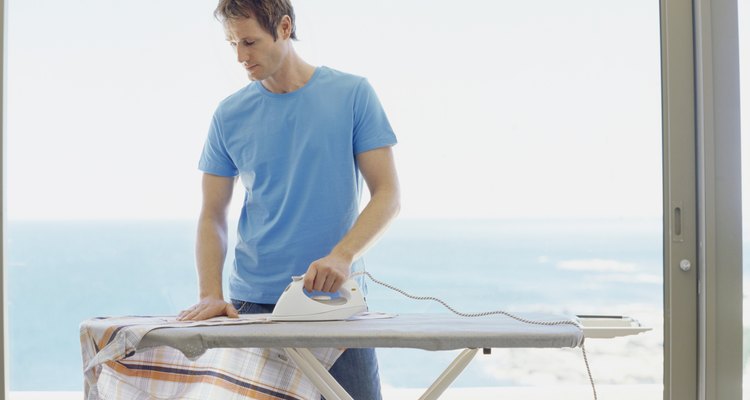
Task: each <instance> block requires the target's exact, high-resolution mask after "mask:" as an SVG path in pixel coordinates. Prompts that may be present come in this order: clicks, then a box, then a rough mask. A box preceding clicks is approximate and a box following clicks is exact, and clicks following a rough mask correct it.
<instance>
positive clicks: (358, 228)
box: [331, 187, 401, 260]
mask: <svg viewBox="0 0 750 400" xmlns="http://www.w3.org/2000/svg"><path fill="white" fill-rule="evenodd" d="M400 208H401V205H400V196H399V191H398V189H397V188H395V187H394V188H389V189H382V190H379V191H378V192H376V193H373V195H372V197H371V198H370V201H369V202H368V203H367V206H366V207H365V208H364V210H362V212H361V213H360V214H359V217H358V218H357V221H356V222H355V223H354V226H352V228H351V229H350V230H349V232H348V233H347V234H346V235H345V236H344V238H343V239H341V241H340V242H339V243H338V244H337V245H336V247H334V249H333V251H331V253H332V254H337V255H340V256H343V257H346V258H348V259H350V260H356V259H357V258H359V257H361V256H362V254H364V252H365V251H366V250H367V249H368V248H370V246H372V245H373V244H374V243H375V242H376V240H377V239H378V238H379V237H380V236H381V235H382V234H383V233H384V232H385V230H386V228H387V227H388V225H389V224H390V222H391V221H392V220H393V219H394V218H395V217H396V215H398V212H399V210H400Z"/></svg>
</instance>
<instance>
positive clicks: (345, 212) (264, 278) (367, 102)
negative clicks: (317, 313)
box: [199, 67, 396, 303]
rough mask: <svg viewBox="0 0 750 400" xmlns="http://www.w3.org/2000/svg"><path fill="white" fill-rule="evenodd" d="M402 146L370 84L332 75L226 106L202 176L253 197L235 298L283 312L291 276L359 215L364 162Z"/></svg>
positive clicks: (256, 92) (234, 280) (233, 276)
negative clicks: (233, 181) (229, 180)
mask: <svg viewBox="0 0 750 400" xmlns="http://www.w3.org/2000/svg"><path fill="white" fill-rule="evenodd" d="M394 144H396V136H395V134H394V133H393V129H392V128H391V126H390V123H389V122H388V119H387V117H386V115H385V112H384V111H383V108H382V106H381V104H380V102H379V100H378V98H377V96H376V94H375V92H374V90H373V89H372V87H371V86H370V84H369V83H368V82H367V80H366V79H364V78H361V77H358V76H355V75H350V74H346V73H343V72H339V71H336V70H334V69H331V68H327V67H318V68H316V70H315V72H314V73H313V75H312V77H311V78H310V80H309V81H308V82H307V83H306V84H305V85H304V86H303V87H301V88H300V89H298V90H296V91H294V92H290V93H284V94H277V93H272V92H269V91H268V90H267V89H266V88H265V87H263V85H262V84H261V83H260V82H252V83H250V84H249V85H248V86H246V87H244V88H243V89H241V90H239V91H238V92H236V93H234V94H233V95H231V96H229V97H228V98H226V99H225V100H224V101H222V102H221V104H220V105H219V107H218V108H217V110H216V112H215V113H214V116H213V120H212V123H211V127H210V129H209V133H208V138H207V140H206V143H205V145H204V148H203V154H202V156H201V159H200V163H199V169H201V170H202V171H204V172H206V173H210V174H214V175H219V176H238V175H239V177H240V180H241V182H242V185H243V186H244V188H245V199H244V204H243V209H242V213H241V216H240V221H239V224H238V235H237V237H238V239H237V244H236V247H235V262H234V266H233V268H232V270H231V271H230V274H229V291H230V297H231V298H233V299H237V300H244V301H250V302H255V303H275V302H276V300H277V299H278V297H279V296H280V294H281V292H282V291H283V290H284V288H285V287H286V286H287V285H288V283H289V279H290V276H292V275H300V274H303V273H304V272H305V271H306V270H307V267H308V266H309V265H310V263H311V262H313V261H315V260H317V259H319V258H321V257H324V256H325V255H327V254H328V252H330V250H331V249H332V248H333V247H334V246H335V245H336V243H338V242H339V241H340V240H341V238H342V237H343V236H344V235H345V234H346V233H347V232H348V231H349V229H350V228H351V227H352V225H353V224H354V221H355V220H356V218H357V216H358V214H359V200H360V195H361V191H362V189H363V187H362V186H363V182H362V177H361V175H360V173H359V170H358V168H357V162H356V158H355V157H356V155H357V154H359V153H362V152H365V151H368V150H373V149H376V148H379V147H384V146H392V145H394ZM352 269H353V270H354V271H358V270H361V269H363V267H362V262H361V260H357V261H355V263H354V265H353V267H352Z"/></svg>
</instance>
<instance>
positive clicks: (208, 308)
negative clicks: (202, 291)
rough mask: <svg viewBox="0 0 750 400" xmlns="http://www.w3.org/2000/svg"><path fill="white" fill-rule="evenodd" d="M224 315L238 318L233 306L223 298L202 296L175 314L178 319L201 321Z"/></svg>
mask: <svg viewBox="0 0 750 400" xmlns="http://www.w3.org/2000/svg"><path fill="white" fill-rule="evenodd" d="M223 315H226V316H227V317H229V318H239V316H240V315H239V313H237V310H235V308H234V306H233V305H232V304H230V303H227V302H226V301H224V299H216V298H209V297H207V298H203V299H201V301H199V302H198V304H196V305H194V306H192V307H190V308H188V309H187V310H182V311H181V312H180V314H179V315H177V320H178V321H202V320H204V319H209V318H213V317H220V316H223Z"/></svg>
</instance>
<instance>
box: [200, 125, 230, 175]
mask: <svg viewBox="0 0 750 400" xmlns="http://www.w3.org/2000/svg"><path fill="white" fill-rule="evenodd" d="M217 114H218V111H217V113H215V114H214V116H213V118H212V119H211V126H210V128H209V129H208V137H207V138H206V142H205V143H204V145H203V153H202V154H201V158H200V161H199V162H198V169H200V170H201V171H203V172H206V173H209V174H213V175H219V176H237V174H238V173H239V172H238V170H237V166H236V165H235V163H234V161H232V157H231V156H230V155H229V152H228V151H227V147H226V142H225V140H224V135H223V134H222V130H221V124H220V122H219V118H218V116H217Z"/></svg>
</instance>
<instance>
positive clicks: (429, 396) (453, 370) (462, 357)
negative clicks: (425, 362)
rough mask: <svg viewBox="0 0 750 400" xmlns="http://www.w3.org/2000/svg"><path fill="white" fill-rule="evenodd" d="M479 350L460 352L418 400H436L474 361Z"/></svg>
mask: <svg viewBox="0 0 750 400" xmlns="http://www.w3.org/2000/svg"><path fill="white" fill-rule="evenodd" d="M478 350H479V349H466V350H464V351H462V352H461V354H459V355H458V356H457V357H456V358H455V359H454V360H453V362H451V363H450V365H448V368H446V369H445V371H443V373H442V374H440V376H439V377H438V378H437V379H436V380H435V382H433V383H432V385H430V387H429V388H427V390H426V391H425V392H424V394H423V395H422V397H420V398H419V400H437V398H438V397H440V395H441V394H443V392H444V391H445V389H447V388H448V386H450V384H451V383H453V381H454V380H455V379H456V378H457V377H458V375H460V374H461V372H463V370H464V368H466V366H467V365H469V363H470V362H471V360H473V359H474V356H475V355H476V354H477V351H478Z"/></svg>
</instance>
